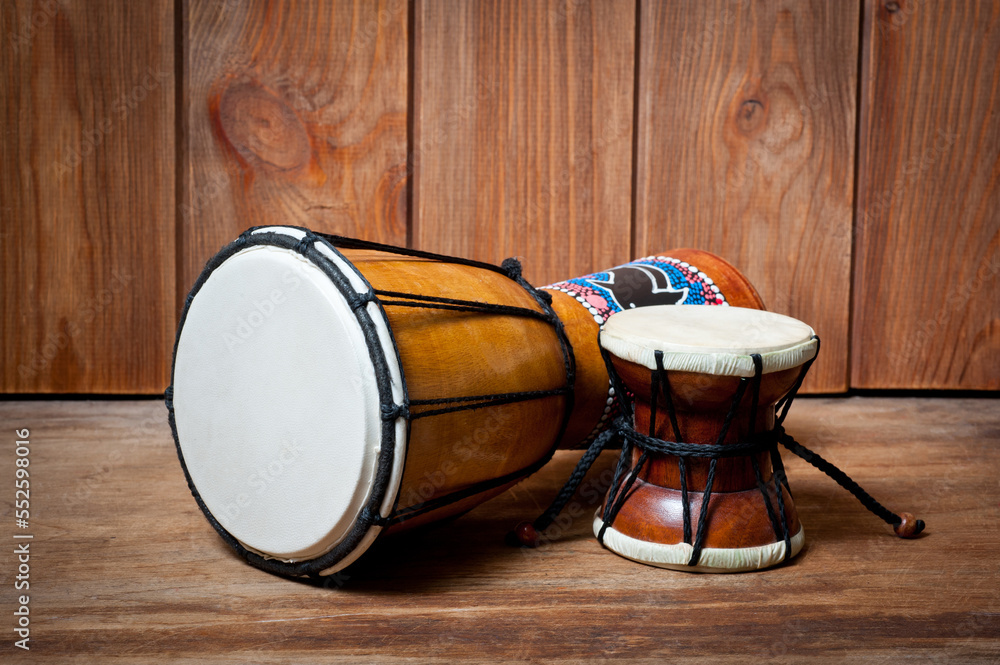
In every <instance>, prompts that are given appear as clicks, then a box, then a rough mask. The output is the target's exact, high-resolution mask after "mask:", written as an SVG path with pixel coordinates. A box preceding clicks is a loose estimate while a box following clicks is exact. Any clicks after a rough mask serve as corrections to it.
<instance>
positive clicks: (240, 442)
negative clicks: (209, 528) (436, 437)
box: [173, 228, 405, 568]
mask: <svg viewBox="0 0 1000 665" xmlns="http://www.w3.org/2000/svg"><path fill="white" fill-rule="evenodd" d="M262 231H264V230H262ZM266 231H268V232H271V233H284V234H286V235H291V236H293V237H294V238H296V239H301V238H302V237H303V232H302V231H300V230H298V229H282V228H270V229H266ZM286 244H288V243H286ZM315 247H316V249H317V250H319V251H321V252H322V253H323V254H324V255H326V256H327V257H328V258H330V259H331V260H335V263H337V265H338V270H342V271H343V273H344V275H345V276H346V277H347V278H348V279H349V280H350V283H351V286H352V288H355V289H356V290H357V291H358V292H365V291H367V289H368V287H367V286H366V285H365V283H364V280H363V279H362V278H361V277H360V275H359V274H357V273H356V271H355V269H354V268H353V267H352V266H350V264H348V263H347V262H346V261H344V260H343V259H342V258H341V257H339V256H337V255H336V253H335V252H334V251H333V250H332V249H330V248H329V247H327V246H326V245H325V243H324V242H323V241H317V242H316V245H315ZM367 311H368V312H369V314H370V315H371V318H372V321H373V322H374V323H375V327H376V329H377V333H378V340H377V341H376V342H374V344H375V346H376V348H381V350H382V352H383V353H384V354H385V357H386V361H387V363H388V365H389V373H390V375H391V383H392V393H393V399H394V401H395V402H396V403H399V402H400V401H402V399H403V391H402V377H401V374H400V370H399V367H398V362H397V358H396V353H395V348H394V346H393V345H392V339H391V335H390V333H389V330H388V327H387V324H386V321H385V318H384V315H382V313H381V311H380V310H379V309H378V308H377V306H376V305H375V304H374V303H369V304H368V306H367ZM173 408H174V418H175V423H176V430H177V431H176V435H177V441H178V446H179V448H180V450H181V453H182V455H183V460H184V463H185V466H186V468H187V471H188V473H189V475H190V477H191V481H192V483H193V485H194V487H195V489H196V491H197V493H198V494H199V495H200V497H201V499H202V500H203V502H204V503H205V505H206V506H207V508H208V510H209V511H210V512H211V514H212V516H213V517H214V518H215V519H216V520H217V521H218V522H219V523H220V524H221V526H222V527H223V528H224V529H225V530H226V531H228V532H229V534H231V535H232V536H233V537H235V538H236V539H237V540H238V541H239V542H240V543H241V544H242V545H243V546H244V547H246V548H247V549H249V550H252V551H255V552H257V553H259V554H261V555H263V556H265V557H267V558H273V559H279V560H283V561H288V562H294V561H302V560H308V559H314V558H316V557H319V556H321V555H323V554H324V553H326V552H328V551H330V550H331V549H332V548H333V547H335V546H336V545H337V544H338V543H340V542H342V541H343V540H344V539H345V538H346V537H347V536H348V535H349V534H352V530H354V528H355V525H356V523H357V521H358V518H359V516H360V515H361V513H362V511H363V509H364V507H365V506H366V504H367V503H368V502H369V500H370V498H371V497H372V492H373V488H374V486H375V482H376V474H377V471H378V467H379V456H380V450H381V445H382V420H381V411H380V398H379V381H378V380H377V377H376V370H375V367H374V365H373V363H372V360H371V355H370V352H369V342H368V341H366V339H365V336H364V334H363V331H362V327H361V325H360V323H359V321H358V317H357V316H356V315H355V313H354V312H353V311H352V310H351V308H350V307H349V306H348V303H347V300H346V299H345V297H344V295H343V294H342V293H341V291H340V290H339V289H338V288H337V286H336V284H335V283H334V282H333V281H332V279H331V277H330V275H329V274H327V273H326V272H324V270H323V269H321V268H320V267H319V266H318V265H317V263H316V262H314V261H312V260H310V259H308V258H306V257H305V256H303V255H302V254H301V253H299V252H298V251H296V250H295V249H294V248H291V247H281V246H275V245H272V244H260V245H250V246H248V247H246V248H245V249H241V250H239V251H237V252H236V253H234V254H233V255H232V256H230V257H229V258H227V259H226V260H224V261H223V262H222V263H221V265H218V266H217V267H215V269H214V270H213V271H211V273H210V274H208V277H207V279H206V280H205V281H204V283H203V284H202V285H201V287H200V289H198V290H197V292H196V293H195V294H194V296H193V298H192V300H191V302H190V305H189V307H188V309H187V312H186V317H185V319H184V321H183V324H182V329H181V331H180V333H179V336H178V341H177V349H176V354H175V359H174V382H173ZM395 435H396V440H395V454H394V459H393V460H392V469H391V472H390V474H389V480H388V486H387V488H386V498H385V500H384V501H382V504H381V506H380V507H379V509H380V513H381V514H382V515H383V516H385V515H388V514H389V511H390V510H391V507H392V502H393V499H394V498H395V494H396V491H397V489H398V484H399V479H400V477H401V475H402V467H403V464H402V460H403V455H404V451H405V422H403V421H402V419H400V421H399V422H397V423H396V426H395ZM376 496H377V495H376ZM377 532H378V527H371V528H370V529H369V530H368V532H367V533H365V534H363V536H364V537H363V538H361V539H360V543H359V545H358V547H357V548H355V549H359V550H360V551H356V552H354V553H353V554H351V555H349V556H347V557H346V558H345V559H344V561H342V562H340V565H337V566H334V568H339V567H342V566H343V565H346V564H347V563H349V562H350V560H352V559H353V558H354V557H356V556H357V555H358V554H360V552H361V551H363V550H364V548H365V547H367V544H368V543H370V542H371V540H372V539H374V536H375V534H377ZM354 536H355V537H356V536H357V534H354Z"/></svg>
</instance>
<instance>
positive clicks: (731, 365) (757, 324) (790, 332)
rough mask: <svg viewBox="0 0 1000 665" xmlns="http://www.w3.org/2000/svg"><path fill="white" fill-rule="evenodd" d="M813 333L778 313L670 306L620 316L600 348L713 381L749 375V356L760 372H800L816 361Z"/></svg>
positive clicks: (605, 333) (751, 369) (608, 327)
mask: <svg viewBox="0 0 1000 665" xmlns="http://www.w3.org/2000/svg"><path fill="white" fill-rule="evenodd" d="M814 336H815V333H814V332H813V329H812V328H810V327H809V326H808V325H806V324H805V323H802V322H801V321H798V320H797V319H793V318H791V317H788V316H784V315H782V314H775V313H774V312H766V311H763V310H758V309H746V308H743V307H698V306H692V305H672V306H655V307H643V308H641V309H632V310H629V311H626V312H621V313H619V314H616V315H614V316H612V317H611V318H610V319H608V322H607V323H605V324H604V327H603V328H602V329H601V346H603V347H604V348H605V349H607V350H608V351H609V352H610V353H611V354H613V355H615V356H617V357H619V358H621V359H623V360H627V361H629V362H633V363H636V364H638V365H642V366H644V367H648V368H650V369H656V359H655V354H656V352H657V351H662V352H663V367H664V369H667V370H677V371H684V372H699V373H702V374H711V375H714V376H753V374H754V366H753V360H752V359H751V357H750V354H753V353H759V354H760V355H761V359H762V360H763V365H764V369H763V373H764V374H770V373H771V372H778V371H781V370H785V369H789V368H792V367H798V366H800V365H802V364H804V363H805V362H807V361H809V360H811V359H812V358H813V357H815V356H816V350H817V348H818V347H817V342H816V340H815V339H813V337H814Z"/></svg>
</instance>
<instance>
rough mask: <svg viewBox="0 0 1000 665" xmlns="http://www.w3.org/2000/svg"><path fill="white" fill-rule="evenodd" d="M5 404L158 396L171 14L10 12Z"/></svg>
mask: <svg viewBox="0 0 1000 665" xmlns="http://www.w3.org/2000/svg"><path fill="white" fill-rule="evenodd" d="M0 38H2V39H3V43H2V45H0V98H2V99H3V111H2V113H3V140H2V142H0V220H2V222H0V257H2V258H0V264H2V268H0V272H2V280H3V281H2V285H0V292H2V296H0V326H2V328H0V349H2V351H0V355H2V358H3V360H2V362H0V392H41V393H51V392H57V393H59V392H63V393H67V392H84V393H123V392H124V393H143V392H148V393H158V392H160V391H162V390H163V388H164V387H165V386H166V383H167V381H168V379H167V376H168V372H167V367H168V362H169V353H170V346H171V339H172V337H173V331H174V327H175V325H176V323H175V313H174V300H175V298H174V137H175V132H174V111H173V109H174V16H173V3H172V2H171V1H170V0H154V1H152V2H143V3H121V2H112V1H103V0H102V1H100V2H93V3H76V2H72V3H70V2H57V1H56V0H47V1H42V2H27V1H18V2H4V3H3V4H2V5H0Z"/></svg>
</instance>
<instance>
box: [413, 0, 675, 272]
mask: <svg viewBox="0 0 1000 665" xmlns="http://www.w3.org/2000/svg"><path fill="white" fill-rule="evenodd" d="M415 34H416V35H417V49H416V50H415V54H414V55H415V80H414V108H413V109H412V113H413V115H414V139H415V140H414V147H415V155H416V156H417V158H418V160H417V164H418V168H417V169H416V171H415V179H414V192H413V198H414V202H415V211H416V214H415V216H414V234H413V238H414V242H415V244H416V246H417V247H419V248H421V249H428V250H432V251H438V252H444V253H448V254H455V255H460V256H471V257H474V258H478V259H482V260H486V261H492V262H494V263H498V262H500V261H502V260H503V259H504V258H506V257H508V256H518V257H520V258H521V259H522V263H523V265H524V269H525V272H524V274H525V277H526V278H527V279H528V280H529V281H532V282H533V283H535V284H547V283H551V282H555V281H558V280H561V279H565V278H567V277H573V276H577V275H584V274H588V273H590V272H593V271H594V270H600V269H602V268H609V267H611V266H614V265H616V264H618V263H622V262H625V261H627V260H629V257H630V250H631V247H630V227H631V215H632V205H631V198H632V191H631V190H632V184H631V183H632V136H633V127H632V105H633V96H634V92H633V81H634V72H635V5H634V4H633V2H632V1H630V0H626V1H624V2H621V1H619V2H580V1H577V0H572V1H567V0H546V1H543V2H536V1H534V0H519V1H516V2H508V1H505V0H486V1H483V2H468V3H444V2H439V1H437V0H416V24H415ZM659 249H665V248H664V247H660V248H659Z"/></svg>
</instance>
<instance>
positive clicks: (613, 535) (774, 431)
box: [515, 306, 924, 572]
mask: <svg viewBox="0 0 1000 665" xmlns="http://www.w3.org/2000/svg"><path fill="white" fill-rule="evenodd" d="M600 345H601V348H602V353H603V355H604V358H605V361H606V363H607V367H608V371H609V374H610V375H611V377H612V381H613V383H614V384H615V386H616V389H617V392H618V394H619V395H622V396H624V398H623V400H622V411H623V414H622V416H621V417H620V418H619V419H618V420H617V421H616V422H615V424H614V426H613V427H612V428H611V429H609V430H608V431H607V432H606V433H605V434H603V435H602V436H601V437H600V438H599V439H598V440H596V441H595V442H594V444H593V445H592V446H591V447H590V449H589V450H588V451H587V453H586V454H585V455H584V456H583V458H582V459H581V461H580V464H579V465H578V466H577V469H576V470H575V471H574V473H573V475H572V476H571V479H570V481H569V482H568V483H567V485H566V487H564V488H563V491H562V492H561V493H560V495H559V497H557V499H556V501H555V502H554V503H553V505H552V506H550V508H549V509H548V510H547V511H546V513H544V514H543V515H542V517H540V518H539V519H538V520H536V521H535V522H534V523H533V524H528V523H522V524H521V525H519V526H518V528H517V530H516V531H515V534H516V536H517V538H518V539H519V540H520V541H521V542H522V543H523V544H526V545H531V544H532V542H533V541H535V540H536V539H537V533H538V532H540V531H542V530H543V529H545V528H546V527H547V526H548V524H550V523H551V521H552V519H553V518H554V516H555V515H557V514H558V512H559V511H560V510H561V509H562V507H563V506H564V505H565V502H566V500H568V498H569V496H571V495H572V493H573V491H574V490H575V487H576V485H578V484H579V480H580V479H581V478H582V476H583V474H584V473H586V470H587V468H588V467H589V466H590V464H592V463H593V460H594V459H595V458H596V456H597V454H598V453H599V452H600V451H601V450H602V449H603V448H604V447H606V446H607V445H608V444H609V443H610V442H611V441H613V440H615V439H617V440H620V441H621V443H622V449H621V455H620V457H619V462H618V466H617V468H616V469H615V473H614V477H613V480H612V483H611V487H610V489H609V490H608V494H607V497H606V498H605V502H604V505H603V506H602V508H601V509H600V510H598V512H597V514H596V515H595V517H594V532H595V534H596V535H597V538H598V540H599V541H601V542H602V543H603V544H604V546H605V547H607V548H608V549H610V550H612V551H614V552H616V553H618V554H620V555H622V556H624V557H627V558H629V559H632V560H635V561H639V562H642V563H646V564H650V565H654V566H659V567H663V568H672V569H677V570H688V571H698V572H739V571H747V570H755V569H760V568H767V567H769V566H773V565H775V564H778V563H781V562H783V561H787V560H788V559H789V558H790V557H792V556H794V555H795V554H797V553H798V552H799V550H800V549H801V548H802V544H803V537H804V536H803V530H802V525H801V524H800V523H799V519H798V516H797V514H796V511H795V505H794V503H793V501H792V495H791V491H790V489H789V486H788V481H787V478H786V477H785V472H784V467H783V465H782V462H781V456H780V455H779V454H778V450H777V446H778V444H779V443H780V444H781V445H784V446H785V447H787V448H788V449H789V450H791V451H792V452H795V453H796V454H798V455H800V456H802V457H803V458H805V459H806V460H807V461H809V462H810V463H812V464H814V465H816V466H817V467H818V468H820V470H822V471H824V472H825V473H827V474H828V475H830V476H831V477H832V478H834V480H836V481H837V482H839V483H840V484H841V485H842V486H844V487H845V488H846V489H848V490H849V491H851V492H852V493H853V494H854V495H855V496H856V497H857V498H858V499H859V500H861V502H862V503H863V504H864V505H865V507H867V508H868V509H869V510H871V511H872V512H874V513H875V514H876V515H878V516H879V517H881V518H882V519H883V520H885V521H886V522H887V523H889V524H891V525H893V527H894V529H895V531H896V533H897V535H899V536H901V537H911V536H915V535H916V534H918V533H920V531H922V530H923V527H924V525H923V522H922V521H920V520H915V519H914V518H913V516H912V515H910V514H908V513H903V514H902V515H896V514H894V513H892V512H891V511H889V510H887V509H886V508H885V507H884V506H882V505H881V504H879V503H878V502H877V501H875V500H874V499H873V498H872V497H871V496H870V495H868V494H867V493H866V492H864V490H862V489H861V488H860V487H859V486H858V485H857V484H856V483H854V482H853V481H852V480H851V479H850V478H849V477H848V476H847V475H846V474H844V473H843V472H842V471H840V470H839V469H837V468H836V467H834V466H833V465H832V464H830V463H829V462H827V461H826V460H824V459H822V458H821V457H819V456H818V455H816V454H815V453H813V452H811V451H809V450H807V449H805V448H804V447H803V446H801V445H799V444H798V443H797V442H796V441H794V439H792V438H791V437H790V436H788V435H787V434H786V433H785V431H784V428H783V425H782V423H783V421H784V419H785V416H786V415H787V414H788V409H789V407H790V406H791V403H792V400H793V399H794V397H795V393H796V392H797V391H798V388H799V386H800V385H801V384H802V380H803V378H804V377H805V375H806V372H807V371H808V370H809V366H810V365H811V364H812V362H813V360H814V359H815V357H816V354H817V353H818V351H819V338H818V337H816V335H815V334H814V332H813V330H812V328H810V327H809V326H808V325H806V324H804V323H802V322H800V321H797V320H795V319H792V318H790V317H787V316H782V315H780V314H775V313H772V312H765V311H758V310H751V309H745V308H740V307H716V308H696V307H683V306H682V307H648V308H645V309H637V310H633V311H628V312H623V313H622V314H619V315H617V316H615V317H613V318H611V319H610V320H609V321H608V322H607V323H606V324H605V325H604V327H603V328H602V330H601V333H600Z"/></svg>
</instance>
